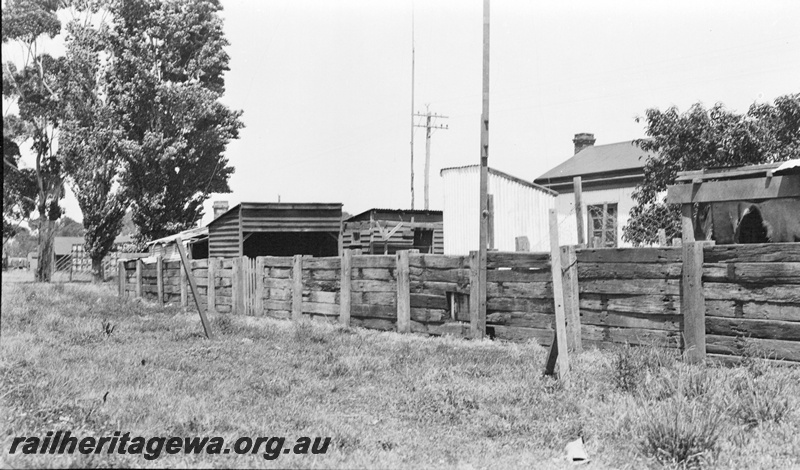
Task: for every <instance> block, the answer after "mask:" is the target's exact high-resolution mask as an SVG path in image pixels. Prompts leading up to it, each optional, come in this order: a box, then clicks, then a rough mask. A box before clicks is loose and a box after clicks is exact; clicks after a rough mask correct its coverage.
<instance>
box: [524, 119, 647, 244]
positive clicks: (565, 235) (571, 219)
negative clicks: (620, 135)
mask: <svg viewBox="0 0 800 470" xmlns="http://www.w3.org/2000/svg"><path fill="white" fill-rule="evenodd" d="M595 141H596V139H595V137H594V134H589V133H581V134H576V135H575V138H574V139H573V140H572V142H573V144H574V145H575V152H574V154H573V155H572V156H571V157H569V158H568V159H566V160H565V161H564V162H562V163H561V164H559V165H558V166H556V167H555V168H553V169H551V170H550V171H547V172H546V173H544V174H543V175H542V176H540V177H538V178H536V179H535V180H534V183H536V184H539V185H542V186H544V187H546V188H549V189H552V190H554V191H556V192H558V196H557V197H556V210H557V211H558V214H559V220H560V221H562V222H561V227H560V229H559V236H560V240H559V241H560V243H561V244H562V245H569V244H576V243H577V242H578V232H577V230H578V228H577V225H578V224H577V219H576V208H575V190H574V184H573V182H574V179H575V177H580V178H581V188H582V190H581V206H582V208H583V221H584V224H583V225H584V240H586V243H587V245H588V246H590V247H622V246H631V245H630V243H626V242H624V241H623V240H622V227H624V226H625V225H626V224H627V223H628V218H629V213H630V210H631V208H633V207H634V206H635V205H636V202H635V201H634V200H633V197H632V196H633V191H634V189H635V187H636V185H637V184H639V183H641V182H642V181H643V180H644V166H645V163H646V162H647V159H648V158H649V157H651V156H653V155H654V154H653V153H652V152H647V151H645V150H643V149H642V148H641V147H639V146H638V145H636V143H635V142H634V141H627V142H617V143H613V144H605V145H595Z"/></svg>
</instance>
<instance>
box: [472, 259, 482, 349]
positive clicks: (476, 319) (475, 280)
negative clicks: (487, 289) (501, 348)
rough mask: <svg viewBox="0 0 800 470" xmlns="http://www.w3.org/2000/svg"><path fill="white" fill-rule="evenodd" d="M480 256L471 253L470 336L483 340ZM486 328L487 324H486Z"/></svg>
mask: <svg viewBox="0 0 800 470" xmlns="http://www.w3.org/2000/svg"><path fill="white" fill-rule="evenodd" d="M478 256H479V253H478V252H477V251H470V252H469V329H470V336H471V337H472V338H475V339H481V338H483V336H484V333H485V330H483V329H481V324H480V314H479V310H480V309H479V307H478V306H479V303H480V301H479V299H478V297H479V296H480V276H478V270H479V269H480V268H479V266H478V262H479V260H478ZM484 327H485V323H484Z"/></svg>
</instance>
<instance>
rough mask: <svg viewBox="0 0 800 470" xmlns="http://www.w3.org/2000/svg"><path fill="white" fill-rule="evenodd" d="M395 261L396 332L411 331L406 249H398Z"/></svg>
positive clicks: (409, 286) (409, 281)
mask: <svg viewBox="0 0 800 470" xmlns="http://www.w3.org/2000/svg"><path fill="white" fill-rule="evenodd" d="M395 259H396V262H397V332H398V333H410V332H411V290H410V289H411V280H410V272H409V267H408V251H405V250H403V251H398V252H397V255H396V258H395Z"/></svg>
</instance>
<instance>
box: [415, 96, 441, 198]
mask: <svg viewBox="0 0 800 470" xmlns="http://www.w3.org/2000/svg"><path fill="white" fill-rule="evenodd" d="M414 116H415V117H424V118H425V124H424V125H423V124H414V127H424V128H425V210H428V208H429V206H430V198H429V187H430V172H431V129H443V130H447V129H448V127H447V125H446V124H444V125H442V124H438V125H436V124H433V123H432V119H434V118H441V119H447V116H442V115H441V114H431V112H430V111H428V112H427V113H425V114H420V113H414Z"/></svg>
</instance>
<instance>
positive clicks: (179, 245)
mask: <svg viewBox="0 0 800 470" xmlns="http://www.w3.org/2000/svg"><path fill="white" fill-rule="evenodd" d="M175 246H176V247H177V248H178V254H180V255H181V265H182V266H183V270H184V271H186V278H187V279H188V280H189V287H190V288H191V289H192V297H194V304H195V305H196V306H197V313H199V314H200V321H201V322H202V323H203V331H205V333H206V338H208V339H214V334H213V333H212V332H211V323H209V322H208V317H206V312H205V311H204V310H203V304H201V303H200V293H199V292H198V291H197V283H196V282H195V280H194V276H193V275H192V266H191V265H190V264H189V259H188V257H187V256H186V252H185V251H184V250H183V240H181V237H180V236H178V237H177V238H176V239H175Z"/></svg>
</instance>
